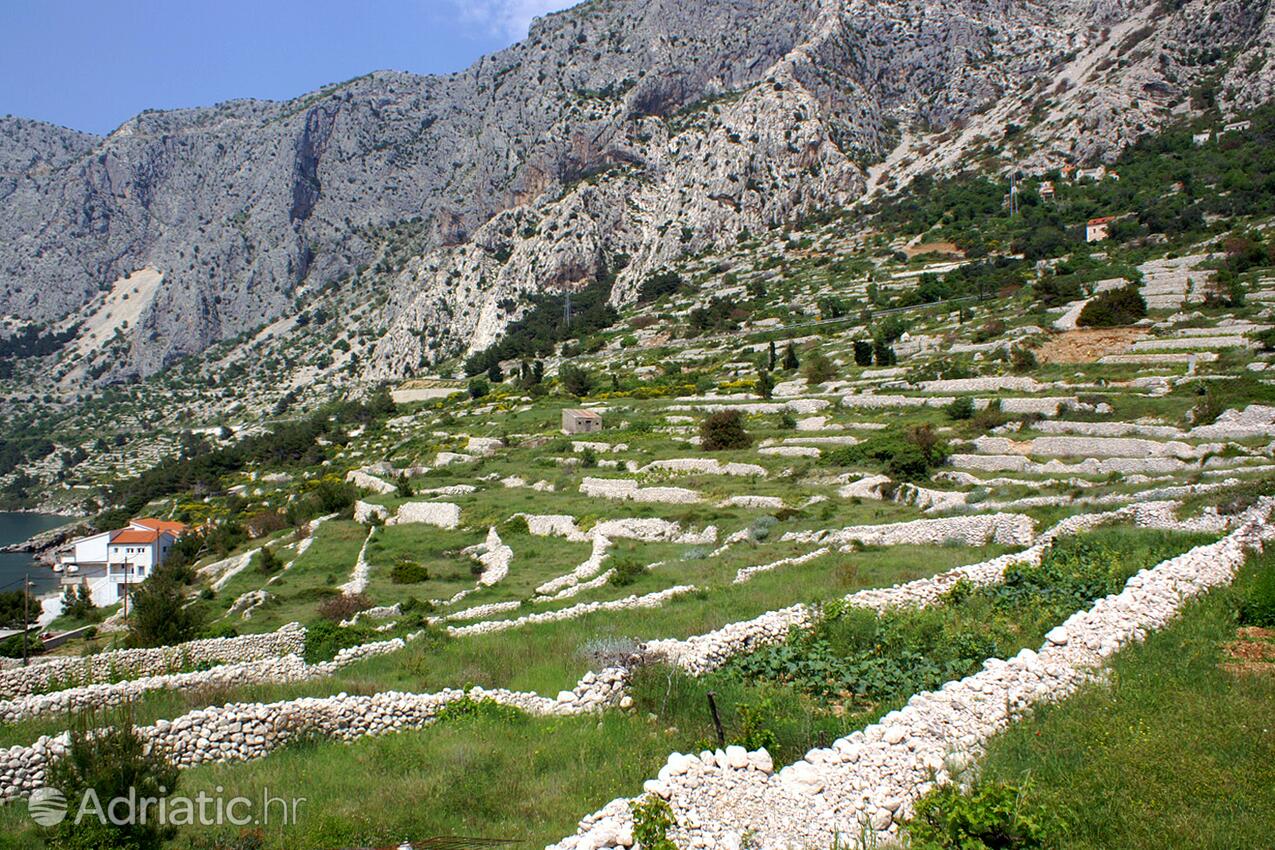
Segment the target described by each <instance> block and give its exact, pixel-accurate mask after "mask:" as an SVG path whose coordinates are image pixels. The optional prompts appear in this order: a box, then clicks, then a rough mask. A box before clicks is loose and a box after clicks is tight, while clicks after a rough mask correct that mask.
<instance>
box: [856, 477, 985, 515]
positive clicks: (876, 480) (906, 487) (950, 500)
mask: <svg viewBox="0 0 1275 850" xmlns="http://www.w3.org/2000/svg"><path fill="white" fill-rule="evenodd" d="M837 495H838V496H841V497H842V498H843V499H874V500H876V501H893V502H898V503H899V504H901V505H912V506H914V507H917V508H920V509H921V510H923V511H925V512H927V513H931V512H937V511H945V510H950V509H952V508H958V507H960V506H961V505H964V504H965V499H966V494H964V493H960V492H957V491H954V490H935V489H933V488H931V487H920V486H917V485H916V484H909V483H907V482H899V483H897V484H896V483H894V482H893V481H892V480H891V479H890V477H889V476H888V475H868V476H865V477H863V478H860V479H859V480H857V481H852V482H850V483H849V484H846V485H845V486H843V487H840V488H838V489H837Z"/></svg>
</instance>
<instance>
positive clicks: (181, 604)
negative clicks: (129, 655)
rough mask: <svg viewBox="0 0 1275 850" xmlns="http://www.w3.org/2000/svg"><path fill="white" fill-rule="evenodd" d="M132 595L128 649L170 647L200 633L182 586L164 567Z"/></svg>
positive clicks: (197, 616)
mask: <svg viewBox="0 0 1275 850" xmlns="http://www.w3.org/2000/svg"><path fill="white" fill-rule="evenodd" d="M263 551H264V550H263ZM131 594H132V599H131V601H130V604H129V615H128V618H129V625H130V626H131V629H130V631H129V635H128V643H129V645H130V646H134V647H146V646H170V645H172V644H175V643H181V642H182V641H187V640H190V639H191V638H193V637H194V636H195V633H196V632H198V631H199V627H200V625H201V624H202V621H201V618H200V617H199V615H198V613H197V612H196V609H194V608H190V607H187V605H186V595H185V593H183V592H182V586H181V583H180V582H178V581H177V580H176V579H175V578H173V577H172V576H171V575H170V574H169V573H168V572H166V571H165V570H164V568H163V567H160V568H159V569H157V570H156V571H155V573H154V574H153V575H152V576H151V577H150V578H148V579H147V580H146V582H145V583H144V584H141V585H139V586H137V589H135V590H133V591H131Z"/></svg>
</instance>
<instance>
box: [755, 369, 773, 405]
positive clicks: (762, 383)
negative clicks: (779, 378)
mask: <svg viewBox="0 0 1275 850" xmlns="http://www.w3.org/2000/svg"><path fill="white" fill-rule="evenodd" d="M774 393H775V379H774V378H772V377H770V372H768V371H766V370H765V369H762V370H761V371H760V372H758V373H757V395H759V396H761V397H762V398H770V397H771V396H772V395H774Z"/></svg>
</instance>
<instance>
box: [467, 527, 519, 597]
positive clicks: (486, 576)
mask: <svg viewBox="0 0 1275 850" xmlns="http://www.w3.org/2000/svg"><path fill="white" fill-rule="evenodd" d="M464 551H465V554H467V555H469V556H470V557H471V558H473V559H474V560H475V561H477V562H478V563H479V564H481V565H482V568H483V571H482V573H481V574H480V575H479V576H478V583H479V584H480V585H482V586H483V587H491V586H492V585H493V584H495V583H496V582H498V581H500V580H501V579H503V578H504V577H505V576H507V575H509V564H510V563H512V562H513V559H514V550H513V549H510V548H509V547H508V546H506V545H505V544H504V542H503V541H502V540H501V539H500V535H499V534H497V533H496V527H495V526H492V527H491V528H489V529H487V539H486V540H485V541H484V542H482V543H480V544H478V545H477V546H470V547H469V548H467V549H465V550H464Z"/></svg>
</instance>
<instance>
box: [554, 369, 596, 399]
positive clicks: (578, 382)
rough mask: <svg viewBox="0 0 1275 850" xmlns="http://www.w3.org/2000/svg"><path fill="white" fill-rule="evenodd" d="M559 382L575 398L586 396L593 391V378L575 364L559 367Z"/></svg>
mask: <svg viewBox="0 0 1275 850" xmlns="http://www.w3.org/2000/svg"><path fill="white" fill-rule="evenodd" d="M558 381H559V382H560V383H561V384H562V388H563V389H564V390H566V391H567V392H569V393H571V395H574V396H586V395H588V394H589V393H590V392H592V391H593V377H592V376H591V375H590V374H589V373H588V372H586V371H585V370H584V369H581V368H580V367H579V366H576V365H575V364H574V363H563V364H562V365H561V366H560V367H558Z"/></svg>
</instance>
